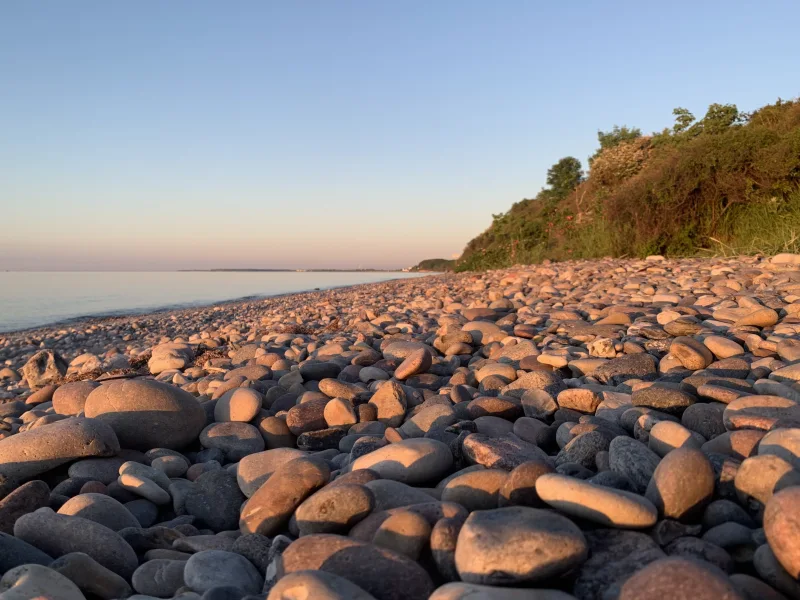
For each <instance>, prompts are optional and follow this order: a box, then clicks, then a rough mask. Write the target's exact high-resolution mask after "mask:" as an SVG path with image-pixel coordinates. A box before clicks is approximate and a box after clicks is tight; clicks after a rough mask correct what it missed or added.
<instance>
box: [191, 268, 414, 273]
mask: <svg viewBox="0 0 800 600" xmlns="http://www.w3.org/2000/svg"><path fill="white" fill-rule="evenodd" d="M408 270H409V269H178V271H179V272H180V273H197V272H199V273H398V272H402V271H408Z"/></svg>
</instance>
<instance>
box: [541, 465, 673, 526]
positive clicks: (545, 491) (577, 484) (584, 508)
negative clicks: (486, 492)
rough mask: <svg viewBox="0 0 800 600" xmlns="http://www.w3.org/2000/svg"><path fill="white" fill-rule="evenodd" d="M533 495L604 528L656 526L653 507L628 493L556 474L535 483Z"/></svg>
mask: <svg viewBox="0 0 800 600" xmlns="http://www.w3.org/2000/svg"><path fill="white" fill-rule="evenodd" d="M536 493H537V494H538V495H539V498H540V499H542V500H543V501H544V502H546V503H547V504H549V505H550V506H552V507H553V508H555V509H556V510H558V511H560V512H562V513H564V514H566V515H568V516H574V517H578V518H581V519H586V520H587V521H592V522H594V523H599V524H601V525H605V526H607V527H617V528H619V529H645V528H647V527H652V526H653V525H655V523H656V520H657V519H658V512H657V510H656V507H655V506H653V504H652V503H651V502H650V501H649V500H647V499H645V498H642V497H641V496H639V495H638V494H633V493H630V492H624V491H621V490H614V489H611V488H608V487H605V486H602V485H595V484H593V483H589V482H586V481H581V480H580V479H576V478H574V477H567V476H564V475H559V474H556V473H551V474H545V475H542V476H541V477H539V478H538V479H537V480H536Z"/></svg>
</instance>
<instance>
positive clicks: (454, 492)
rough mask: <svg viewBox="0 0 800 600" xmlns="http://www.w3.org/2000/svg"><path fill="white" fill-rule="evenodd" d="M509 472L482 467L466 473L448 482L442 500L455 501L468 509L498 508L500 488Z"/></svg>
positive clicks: (443, 490)
mask: <svg viewBox="0 0 800 600" xmlns="http://www.w3.org/2000/svg"><path fill="white" fill-rule="evenodd" d="M508 477H509V473H508V472H507V471H503V470H500V469H481V470H478V471H472V472H470V473H464V474H462V475H459V476H457V477H454V478H453V479H450V481H448V482H447V485H445V486H444V489H442V495H441V498H442V502H455V503H456V504H460V505H461V506H463V507H464V508H466V509H467V510H468V511H470V512H472V511H474V510H489V509H492V508H497V503H498V499H499V495H500V490H501V489H502V488H503V485H504V484H505V482H506V479H508Z"/></svg>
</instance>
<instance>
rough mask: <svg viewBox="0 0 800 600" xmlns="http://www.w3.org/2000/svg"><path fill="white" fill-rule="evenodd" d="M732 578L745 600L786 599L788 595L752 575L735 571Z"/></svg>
mask: <svg viewBox="0 0 800 600" xmlns="http://www.w3.org/2000/svg"><path fill="white" fill-rule="evenodd" d="M730 579H731V583H733V585H735V586H736V589H737V590H738V591H739V593H740V594H742V596H743V597H744V600H786V596H784V595H783V594H781V593H780V592H778V591H777V590H775V589H774V588H772V587H771V586H769V585H767V584H766V583H764V582H763V581H761V580H760V579H757V578H756V577H753V576H751V575H745V574H744V573H735V574H734V575H731V577H730Z"/></svg>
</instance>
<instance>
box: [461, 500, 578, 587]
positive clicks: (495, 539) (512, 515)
mask: <svg viewBox="0 0 800 600" xmlns="http://www.w3.org/2000/svg"><path fill="white" fill-rule="evenodd" d="M588 553H589V549H588V545H587V543H586V538H585V537H584V535H583V533H582V532H581V530H580V529H579V528H578V527H577V526H576V525H575V524H574V523H572V521H570V520H569V519H567V518H566V517H562V516H560V515H557V514H553V513H551V512H548V511H544V510H539V509H535V508H528V507H523V506H511V507H507V508H496V509H494V510H484V511H475V512H473V513H471V514H470V516H469V517H468V518H467V520H466V522H465V523H464V526H463V527H462V528H461V532H460V533H459V535H458V542H457V545H456V556H455V559H456V568H457V569H458V573H459V576H460V577H461V579H462V580H463V581H465V582H467V583H476V584H484V585H498V584H499V585H515V584H525V583H535V582H538V581H542V580H547V579H549V578H551V577H557V576H559V575H561V574H563V573H566V572H567V571H569V570H570V569H573V568H575V567H578V566H580V565H581V564H582V563H583V562H584V561H585V560H586V559H587V557H588Z"/></svg>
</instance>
